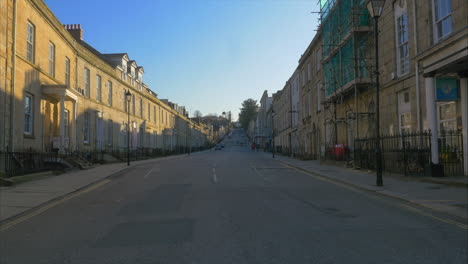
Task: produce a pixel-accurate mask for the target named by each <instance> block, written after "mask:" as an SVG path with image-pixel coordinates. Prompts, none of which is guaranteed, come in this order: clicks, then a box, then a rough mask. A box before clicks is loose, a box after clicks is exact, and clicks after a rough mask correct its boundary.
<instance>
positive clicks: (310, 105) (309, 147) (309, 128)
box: [298, 31, 324, 159]
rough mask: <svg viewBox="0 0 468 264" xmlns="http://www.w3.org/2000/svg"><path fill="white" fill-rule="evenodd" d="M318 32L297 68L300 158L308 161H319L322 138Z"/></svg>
mask: <svg viewBox="0 0 468 264" xmlns="http://www.w3.org/2000/svg"><path fill="white" fill-rule="evenodd" d="M320 36H321V35H320V31H318V32H317V34H316V35H315V37H314V39H313V40H312V42H311V43H310V44H309V46H308V48H307V49H306V51H305V52H304V54H303V55H302V56H301V59H300V60H299V66H298V68H300V69H301V72H302V83H303V85H302V87H301V89H300V96H299V99H300V109H299V113H300V114H299V116H300V122H299V131H300V135H301V136H300V137H301V140H300V142H301V145H302V146H303V149H302V153H301V156H303V157H304V158H308V159H319V157H320V150H321V148H323V147H324V146H322V144H321V138H322V137H323V135H322V132H323V130H322V129H321V127H322V125H323V120H322V115H321V111H322V104H321V103H322V102H321V99H320V98H323V95H322V94H323V91H322V83H323V78H322V75H321V69H322V67H321V61H320V58H321V38H320Z"/></svg>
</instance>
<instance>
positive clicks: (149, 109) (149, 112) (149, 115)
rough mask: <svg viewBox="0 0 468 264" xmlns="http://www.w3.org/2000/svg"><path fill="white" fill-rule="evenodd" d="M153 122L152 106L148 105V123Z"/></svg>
mask: <svg viewBox="0 0 468 264" xmlns="http://www.w3.org/2000/svg"><path fill="white" fill-rule="evenodd" d="M150 120H151V105H150V103H148V121H150Z"/></svg>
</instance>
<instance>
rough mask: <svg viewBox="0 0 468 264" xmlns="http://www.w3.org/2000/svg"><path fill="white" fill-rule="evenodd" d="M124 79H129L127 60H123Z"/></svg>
mask: <svg viewBox="0 0 468 264" xmlns="http://www.w3.org/2000/svg"><path fill="white" fill-rule="evenodd" d="M122 80H124V81H126V80H127V62H126V61H125V60H122Z"/></svg>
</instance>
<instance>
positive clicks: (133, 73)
mask: <svg viewBox="0 0 468 264" xmlns="http://www.w3.org/2000/svg"><path fill="white" fill-rule="evenodd" d="M131 75H132V85H135V68H133V67H132V71H131Z"/></svg>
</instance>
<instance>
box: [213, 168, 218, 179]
mask: <svg viewBox="0 0 468 264" xmlns="http://www.w3.org/2000/svg"><path fill="white" fill-rule="evenodd" d="M213 182H214V183H218V176H216V168H213Z"/></svg>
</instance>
